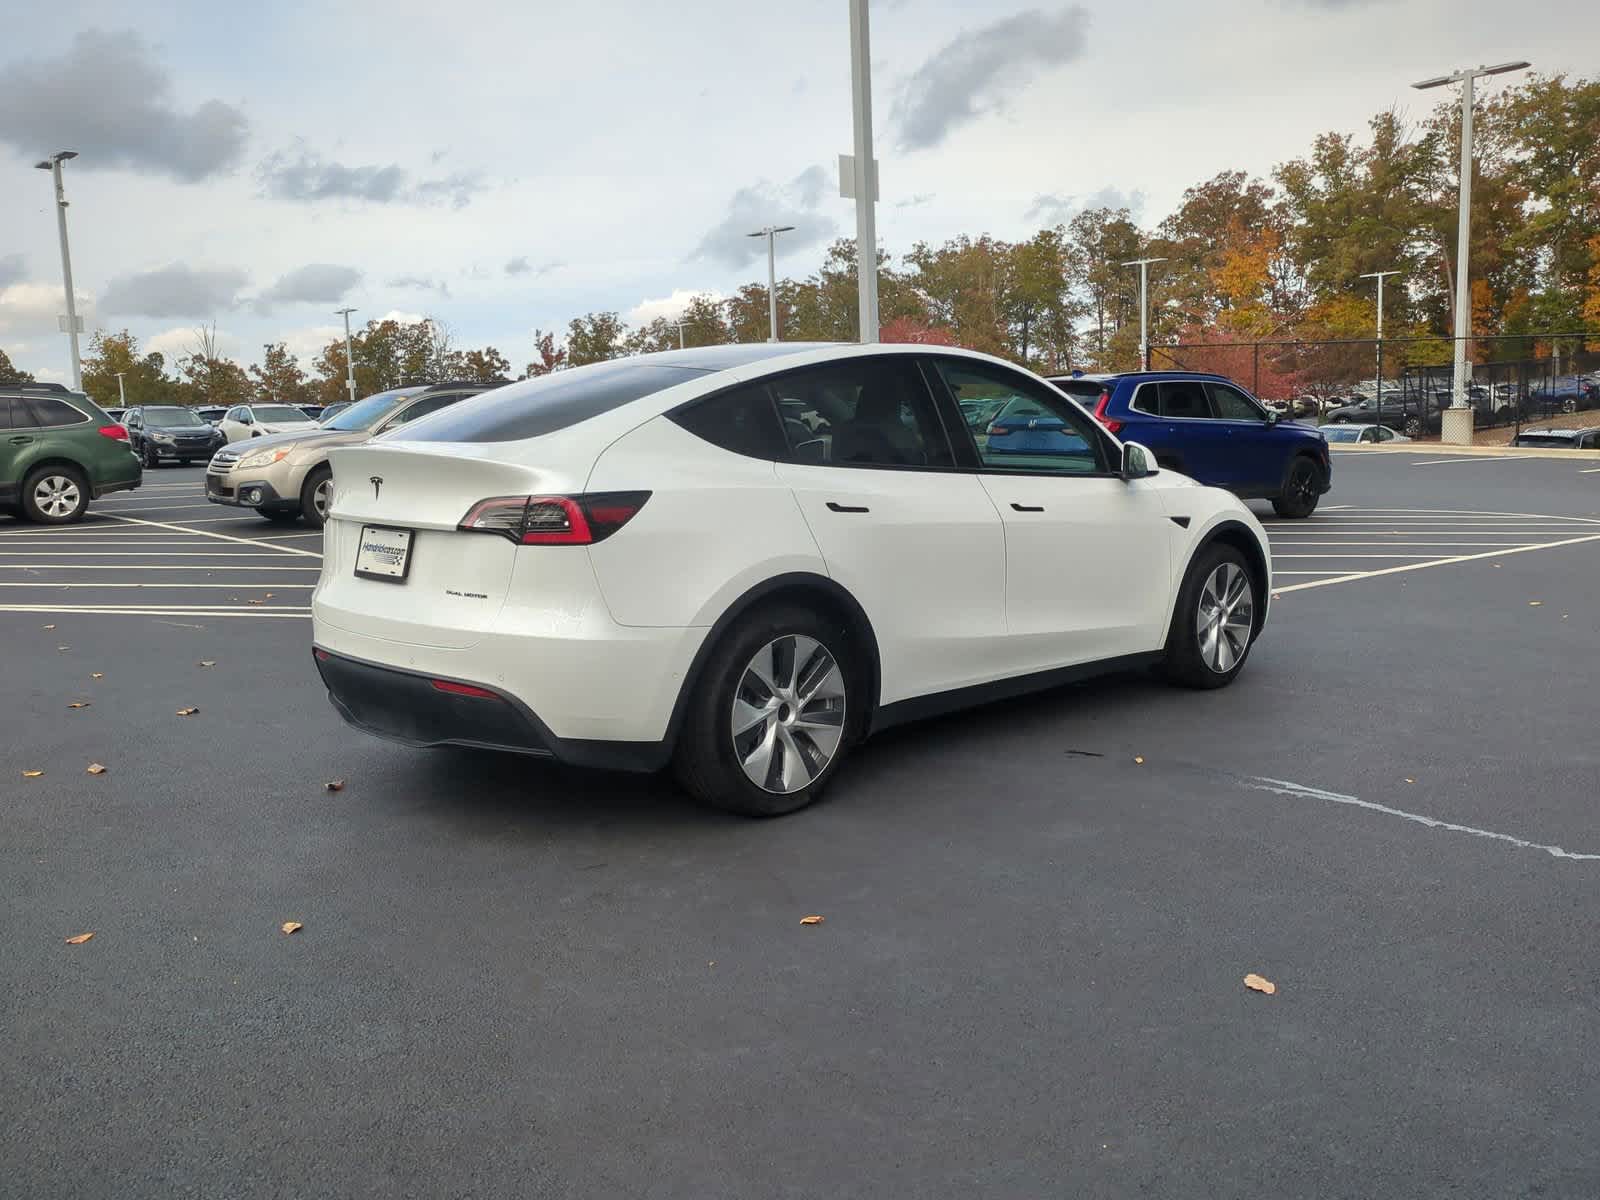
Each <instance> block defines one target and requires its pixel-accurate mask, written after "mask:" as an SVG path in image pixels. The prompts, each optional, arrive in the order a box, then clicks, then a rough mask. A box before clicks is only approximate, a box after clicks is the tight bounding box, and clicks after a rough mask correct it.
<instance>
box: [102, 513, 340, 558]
mask: <svg viewBox="0 0 1600 1200" xmlns="http://www.w3.org/2000/svg"><path fill="white" fill-rule="evenodd" d="M107 516H110V517H111V519H112V520H114V521H125V522H127V523H128V524H129V525H150V526H153V527H155V528H157V529H176V530H178V531H179V532H180V533H192V534H194V535H195V536H196V537H208V538H217V539H219V540H221V541H224V542H235V543H238V544H241V545H246V546H265V547H266V548H267V549H268V550H273V549H276V550H277V551H278V553H279V554H303V555H305V556H306V557H307V558H321V557H322V555H320V554H318V553H317V552H316V551H315V550H302V549H300V547H298V546H276V547H274V546H273V545H272V544H271V543H269V542H262V541H258V540H256V539H255V538H243V537H234V536H233V535H232V534H228V533H213V532H212V531H211V530H209V529H184V528H183V527H182V526H181V525H175V524H173V523H172V522H170V521H146V520H144V519H142V518H140V517H119V516H117V515H115V514H113V513H108V514H107ZM225 519H231V520H248V519H249V518H247V517H236V518H225Z"/></svg>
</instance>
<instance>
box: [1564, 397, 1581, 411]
mask: <svg viewBox="0 0 1600 1200" xmlns="http://www.w3.org/2000/svg"><path fill="white" fill-rule="evenodd" d="M1561 411H1562V412H1564V413H1575V412H1577V411H1578V398H1577V397H1576V396H1567V397H1566V398H1565V399H1563V400H1562V401H1561Z"/></svg>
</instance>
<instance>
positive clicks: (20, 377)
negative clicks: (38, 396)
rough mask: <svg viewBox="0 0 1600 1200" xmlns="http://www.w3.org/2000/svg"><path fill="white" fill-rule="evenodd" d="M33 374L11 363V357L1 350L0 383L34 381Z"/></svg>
mask: <svg viewBox="0 0 1600 1200" xmlns="http://www.w3.org/2000/svg"><path fill="white" fill-rule="evenodd" d="M32 382H33V376H32V375H30V374H29V373H28V372H27V371H21V370H18V369H17V368H16V367H14V366H12V365H11V357H10V355H8V354H7V353H6V352H5V351H4V350H0V383H32Z"/></svg>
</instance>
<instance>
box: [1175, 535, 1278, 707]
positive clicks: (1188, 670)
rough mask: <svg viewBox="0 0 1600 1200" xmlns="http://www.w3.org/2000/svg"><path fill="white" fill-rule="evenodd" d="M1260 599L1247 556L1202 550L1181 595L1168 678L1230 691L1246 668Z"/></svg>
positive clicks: (1221, 547) (1227, 549)
mask: <svg viewBox="0 0 1600 1200" xmlns="http://www.w3.org/2000/svg"><path fill="white" fill-rule="evenodd" d="M1259 604H1260V598H1259V597H1258V596H1257V594H1256V581H1255V579H1254V578H1253V577H1252V576H1251V574H1250V565H1249V564H1248V563H1247V562H1246V561H1245V558H1244V555H1243V554H1242V553H1240V552H1239V551H1238V550H1237V549H1235V548H1234V547H1233V546H1229V545H1225V544H1213V545H1211V546H1208V547H1207V548H1206V549H1204V550H1202V551H1201V552H1200V553H1199V554H1198V555H1196V556H1195V559H1194V561H1193V562H1192V563H1190V564H1189V573H1188V574H1187V575H1185V576H1184V580H1183V587H1182V588H1180V589H1179V591H1178V610H1177V612H1176V613H1174V614H1173V618H1172V630H1171V632H1170V633H1169V634H1168V635H1167V661H1166V672H1167V675H1168V676H1169V677H1170V678H1171V679H1172V680H1173V682H1175V683H1181V684H1183V685H1185V686H1187V687H1194V688H1219V687H1226V686H1227V685H1228V684H1230V683H1232V682H1233V679H1234V676H1236V675H1238V673H1239V672H1240V671H1241V670H1242V669H1243V668H1244V661H1245V659H1246V658H1247V657H1248V656H1249V654H1250V645H1251V642H1252V641H1253V639H1254V637H1255V615H1256V609H1257V606H1258V605H1259Z"/></svg>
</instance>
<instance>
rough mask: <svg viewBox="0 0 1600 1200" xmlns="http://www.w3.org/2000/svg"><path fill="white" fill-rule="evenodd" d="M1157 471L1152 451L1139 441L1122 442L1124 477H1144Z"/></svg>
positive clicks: (1127, 478) (1126, 478)
mask: <svg viewBox="0 0 1600 1200" xmlns="http://www.w3.org/2000/svg"><path fill="white" fill-rule="evenodd" d="M1155 473H1156V464H1155V459H1154V457H1152V456H1151V454H1150V451H1149V450H1147V449H1145V448H1144V447H1143V446H1141V445H1140V444H1139V443H1138V442H1123V443H1122V478H1123V479H1124V480H1130V479H1143V478H1145V476H1147V475H1154V474H1155Z"/></svg>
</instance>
